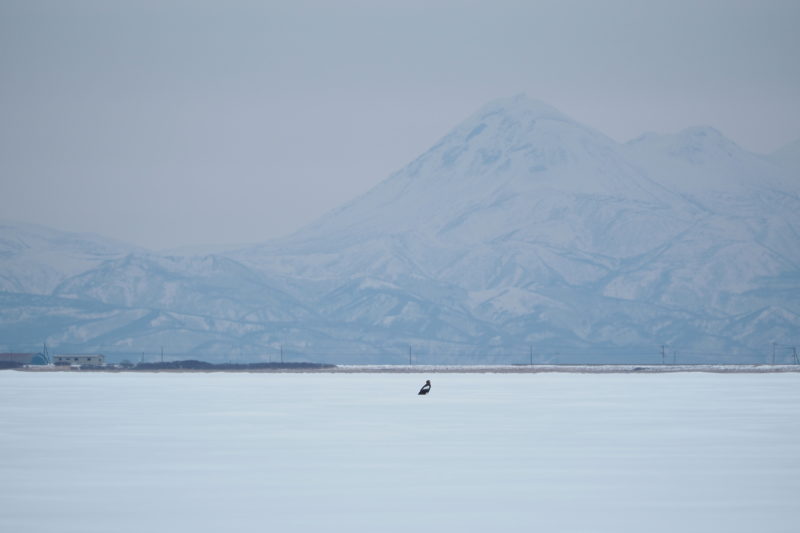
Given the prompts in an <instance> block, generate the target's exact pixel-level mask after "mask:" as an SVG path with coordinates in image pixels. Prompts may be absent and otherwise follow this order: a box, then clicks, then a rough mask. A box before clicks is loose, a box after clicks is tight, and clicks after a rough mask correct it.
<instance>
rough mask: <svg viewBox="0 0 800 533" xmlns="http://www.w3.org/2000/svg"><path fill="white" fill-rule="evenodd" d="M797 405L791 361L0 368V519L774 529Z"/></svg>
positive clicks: (785, 525) (787, 497)
mask: <svg viewBox="0 0 800 533" xmlns="http://www.w3.org/2000/svg"><path fill="white" fill-rule="evenodd" d="M425 379H431V380H432V383H433V390H432V392H431V394H430V395H429V396H417V390H418V389H419V387H420V386H421V385H422V384H423V383H424V381H425ZM798 411H800V374H794V373H792V374H735V375H733V374H728V375H722V374H703V373H679V374H669V375H665V374H602V375H598V374H592V375H589V374H555V373H548V374H491V373H487V374H434V375H425V374H314V373H309V374H288V373H287V374H271V373H253V374H246V373H242V374H233V373H210V374H203V373H186V374H171V373H158V374H150V373H148V374H137V373H119V374H111V373H67V372H59V373H25V372H15V371H3V372H0V428H2V431H0V531H4V532H23V531H24V532H26V533H38V532H55V531H58V532H61V533H69V532H76V533H77V532H80V533H91V532H103V533H107V532H123V533H124V532H136V533H140V532H151V533H152V532H156V533H157V532H170V533H176V532H191V533H195V532H212V531H213V532H220V531H233V532H249V531H259V532H264V531H275V530H283V531H292V532H319V531H350V532H352V531H358V532H395V531H398V532H399V531H403V532H408V531H412V530H413V531H420V530H423V531H440V532H449V531H458V532H465V531H466V532H469V531H482V532H483V531H502V532H516V531H519V532H522V531H525V532H530V531H543V532H559V533H560V532H576V533H577V532H609V533H611V532H613V533H621V532H637V533H640V532H642V531H647V532H649V533H653V532H670V533H671V532H674V531H681V532H684V533H686V532H715V531H724V532H726V533H733V532H743V533H744V532H747V533H751V532H755V531H758V532H787V533H788V532H794V531H797V530H798V528H799V527H800V416H799V415H798Z"/></svg>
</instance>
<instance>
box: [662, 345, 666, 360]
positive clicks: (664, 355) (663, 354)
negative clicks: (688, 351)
mask: <svg viewBox="0 0 800 533" xmlns="http://www.w3.org/2000/svg"><path fill="white" fill-rule="evenodd" d="M665 349H666V346H665V345H663V344H662V345H661V364H662V365H663V364H664V361H665V358H666V353H665V351H664V350H665Z"/></svg>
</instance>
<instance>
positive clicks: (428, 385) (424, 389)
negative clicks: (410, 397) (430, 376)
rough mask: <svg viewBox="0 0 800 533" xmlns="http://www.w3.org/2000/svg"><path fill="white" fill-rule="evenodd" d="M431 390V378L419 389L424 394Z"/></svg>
mask: <svg viewBox="0 0 800 533" xmlns="http://www.w3.org/2000/svg"><path fill="white" fill-rule="evenodd" d="M430 391H431V380H427V381H426V382H425V385H423V386H422V388H421V389H419V394H420V395H423V396H424V395H425V394H428V393H429V392H430Z"/></svg>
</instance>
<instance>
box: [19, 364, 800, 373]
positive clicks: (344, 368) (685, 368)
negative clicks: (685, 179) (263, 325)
mask: <svg viewBox="0 0 800 533" xmlns="http://www.w3.org/2000/svg"><path fill="white" fill-rule="evenodd" d="M8 370H15V371H18V372H32V373H38V372H44V373H49V372H68V373H108V374H120V373H128V374H161V373H167V374H209V373H215V374H216V373H235V374H243V373H245V374H543V373H564V374H671V373H679V372H709V373H716V374H776V373H800V365H765V364H760V365H707V364H696V365H605V364H596V365H340V366H334V367H325V368H304V367H296V368H241V369H238V368H237V369H231V368H219V369H217V368H198V369H191V368H180V369H179V368H168V369H166V368H162V369H149V368H148V369H133V368H113V367H109V368H85V369H76V368H69V367H45V366H28V367H21V368H12V369H8Z"/></svg>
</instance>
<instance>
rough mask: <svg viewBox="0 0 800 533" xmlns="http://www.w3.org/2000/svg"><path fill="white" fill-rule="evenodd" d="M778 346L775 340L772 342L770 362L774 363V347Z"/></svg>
mask: <svg viewBox="0 0 800 533" xmlns="http://www.w3.org/2000/svg"><path fill="white" fill-rule="evenodd" d="M776 346H778V343H777V342H773V343H772V364H773V365H774V364H775V347H776Z"/></svg>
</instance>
